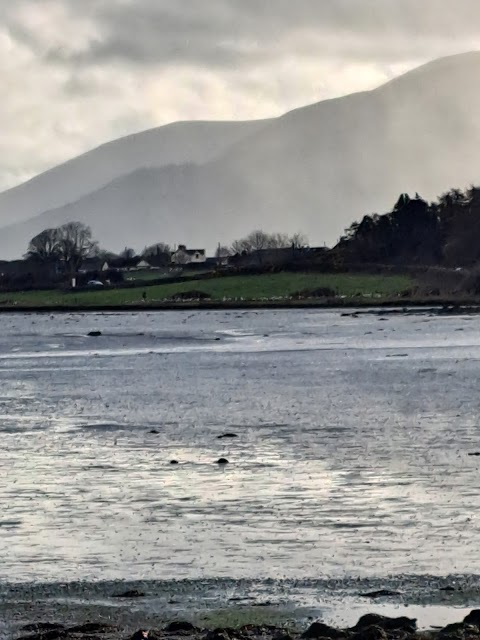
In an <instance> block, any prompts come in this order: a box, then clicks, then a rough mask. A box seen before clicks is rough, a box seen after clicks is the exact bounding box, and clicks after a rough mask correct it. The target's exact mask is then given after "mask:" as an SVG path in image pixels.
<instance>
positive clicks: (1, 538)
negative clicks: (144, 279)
mask: <svg viewBox="0 0 480 640" xmlns="http://www.w3.org/2000/svg"><path fill="white" fill-rule="evenodd" d="M97 329H98V330H100V331H102V333H103V335H102V336H101V337H99V338H91V337H88V336H87V335H86V334H87V333H88V332H89V331H91V330H97ZM479 379H480V317H429V316H409V317H406V316H399V317H396V316H388V317H385V318H382V317H381V316H375V315H372V316H360V317H359V318H351V317H342V316H341V314H340V313H338V312H316V311H310V312H308V311H307V312H303V311H291V312H288V311H278V312H272V311H269V312H245V313H237V312H232V313H224V312H211V313H207V312H203V313H186V312H185V313H151V314H147V313H145V314H138V315H135V314H123V315H122V314H118V315H115V314H106V315H100V314H99V315H81V314H78V315H76V314H72V315H68V316H60V315H56V316H52V317H50V316H40V315H28V316H25V315H14V316H1V317H0V504H1V512H0V582H27V581H33V580H35V581H43V582H45V581H67V580H68V581H72V580H77V579H78V580H98V579H103V580H105V579H107V580H117V579H129V580H132V579H162V580H169V579H173V578H175V579H178V578H188V579H200V578H233V579H241V578H253V579H255V578H274V579H281V578H285V577H288V578H301V579H305V578H323V577H334V578H339V577H344V576H348V577H350V576H360V577H374V576H386V575H387V574H390V575H392V576H401V575H402V574H410V575H411V574H418V575H422V574H433V575H445V574H448V573H460V572H462V573H469V574H474V573H480V555H479V554H478V547H479V544H480V515H479V513H480V511H479V507H480V472H479V469H480V458H475V457H469V456H468V454H469V453H472V452H475V451H480V428H479V421H480V417H479V409H480V394H479V393H478V384H479ZM151 430H157V431H158V434H151V433H150V431H151ZM226 432H234V433H236V434H238V436H239V437H238V438H237V439H235V440H219V439H218V438H217V437H218V436H219V435H221V434H223V433H226ZM221 456H225V457H227V458H228V459H229V460H230V464H229V465H228V467H226V468H219V467H218V465H216V464H215V462H216V460H217V459H218V458H219V457H221ZM172 459H176V460H178V461H179V462H180V464H179V465H178V466H176V467H173V466H171V465H170V464H169V463H170V460H172Z"/></svg>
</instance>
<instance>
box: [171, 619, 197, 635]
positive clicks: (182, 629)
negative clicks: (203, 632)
mask: <svg viewBox="0 0 480 640" xmlns="http://www.w3.org/2000/svg"><path fill="white" fill-rule="evenodd" d="M164 631H165V633H182V634H183V633H197V632H198V631H199V629H197V627H195V626H194V625H193V624H192V623H191V622H183V621H181V620H178V621H176V622H171V623H170V624H168V625H167V626H166V627H165V629H164Z"/></svg>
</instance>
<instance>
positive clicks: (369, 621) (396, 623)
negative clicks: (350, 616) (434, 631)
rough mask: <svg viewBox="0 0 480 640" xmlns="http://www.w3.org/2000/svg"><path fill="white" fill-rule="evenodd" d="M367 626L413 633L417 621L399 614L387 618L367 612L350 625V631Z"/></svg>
mask: <svg viewBox="0 0 480 640" xmlns="http://www.w3.org/2000/svg"><path fill="white" fill-rule="evenodd" d="M368 627H379V628H380V629H383V630H384V631H405V632H406V633H415V631H416V630H417V621H416V619H414V618H407V617H405V616H401V617H400V618H387V617H386V616H380V615H378V614H376V613H367V614H366V615H365V616H362V617H361V618H360V620H359V621H358V622H357V624H356V625H355V626H354V627H352V631H362V629H367V628H368Z"/></svg>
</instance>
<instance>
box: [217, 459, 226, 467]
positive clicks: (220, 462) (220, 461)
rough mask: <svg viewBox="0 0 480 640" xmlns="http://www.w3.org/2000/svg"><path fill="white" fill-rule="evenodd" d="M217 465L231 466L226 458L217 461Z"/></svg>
mask: <svg viewBox="0 0 480 640" xmlns="http://www.w3.org/2000/svg"><path fill="white" fill-rule="evenodd" d="M217 464H220V465H225V464H229V462H228V460H227V459H226V458H220V459H219V460H217Z"/></svg>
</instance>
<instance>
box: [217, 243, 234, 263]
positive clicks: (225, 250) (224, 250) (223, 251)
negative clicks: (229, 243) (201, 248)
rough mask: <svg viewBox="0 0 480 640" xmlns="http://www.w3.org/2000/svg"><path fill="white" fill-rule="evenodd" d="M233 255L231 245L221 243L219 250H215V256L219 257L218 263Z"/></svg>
mask: <svg viewBox="0 0 480 640" xmlns="http://www.w3.org/2000/svg"><path fill="white" fill-rule="evenodd" d="M231 255H232V252H231V250H230V249H229V247H226V246H223V245H221V244H219V245H218V247H217V250H216V251H215V258H216V259H217V263H218V264H221V263H222V261H223V259H224V258H228V257H229V256H231Z"/></svg>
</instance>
